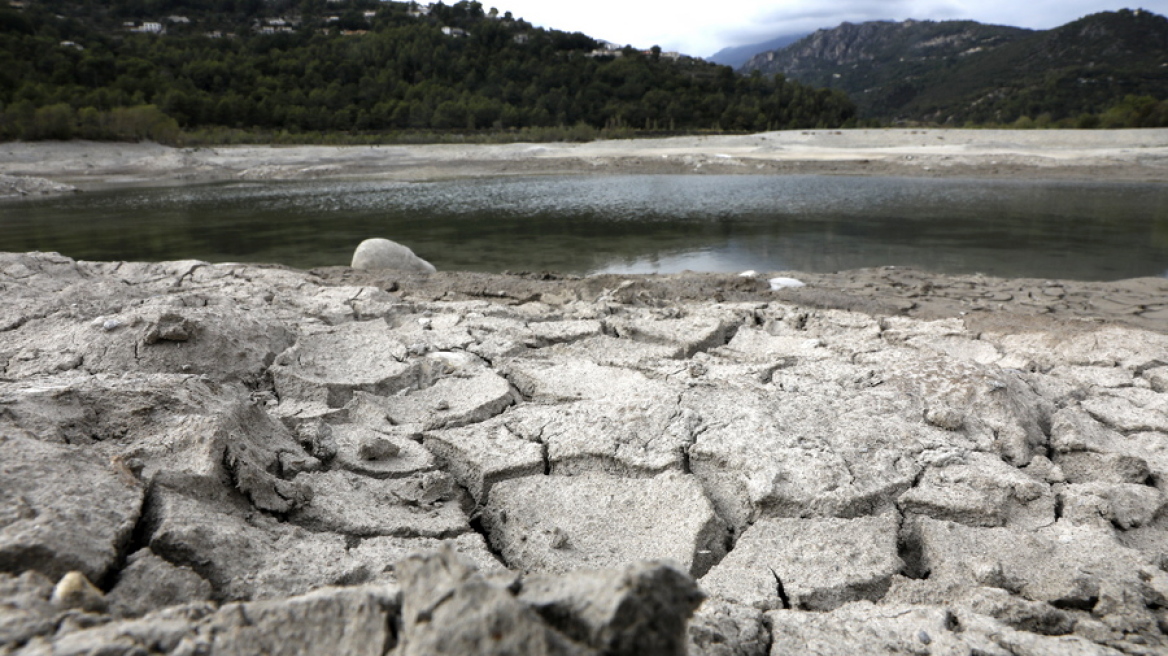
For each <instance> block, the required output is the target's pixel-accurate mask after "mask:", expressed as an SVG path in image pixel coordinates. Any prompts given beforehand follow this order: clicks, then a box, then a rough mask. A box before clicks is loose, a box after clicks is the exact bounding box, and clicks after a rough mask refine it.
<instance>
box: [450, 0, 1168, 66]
mask: <svg viewBox="0 0 1168 656" xmlns="http://www.w3.org/2000/svg"><path fill="white" fill-rule="evenodd" d="M1133 1H1134V4H1133ZM480 2H482V3H483V6H484V7H487V8H489V7H497V8H498V9H499V12H500V13H502V12H506V11H510V12H511V13H512V14H514V15H515V16H516V17H520V18H524V19H526V20H528V21H530V22H531V23H534V24H535V25H539V26H541V27H550V28H555V29H558V30H564V31H568V32H583V33H585V34H587V35H588V36H591V37H594V38H597V39H605V40H607V41H613V42H616V43H619V44H621V45H626V44H627V45H632V46H635V47H638V48H649V47H650V46H653V45H659V46H661V47H662V48H663V49H664V50H667V51H668V50H679V51H681V52H682V53H685V54H687V55H693V56H696V57H706V56H709V55H712V54H714V53H715V52H717V51H718V50H721V49H722V48H725V47H728V46H740V45H748V44H751V43H758V42H760V41H767V40H770V39H772V38H774V37H776V36H780V35H785V34H794V33H804V32H814V31H815V30H817V29H820V28H832V27H836V26H837V25H839V24H840V23H843V22H844V21H849V22H852V23H860V22H863V21H871V20H905V19H907V18H915V19H918V20H976V21H979V22H982V23H993V24H997V25H1014V26H1018V27H1029V28H1035V29H1046V28H1051V27H1056V26H1058V25H1063V24H1064V23H1069V22H1071V21H1073V20H1075V19H1077V18H1081V17H1083V16H1086V15H1088V14H1094V13H1096V12H1100V11H1113V10H1116V9H1123V8H1124V7H1130V8H1132V9H1135V8H1137V7H1141V6H1142V7H1143V8H1144V9H1147V10H1149V11H1154V12H1156V13H1158V14H1168V0H1127V1H1118V2H1108V1H1107V0H721V1H711V0H480ZM447 4H453V2H452V1H451V0H448V1H447Z"/></svg>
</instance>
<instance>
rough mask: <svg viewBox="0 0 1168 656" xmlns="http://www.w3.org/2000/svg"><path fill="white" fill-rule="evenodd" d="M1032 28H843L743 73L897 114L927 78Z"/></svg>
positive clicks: (864, 109) (969, 24) (872, 111)
mask: <svg viewBox="0 0 1168 656" xmlns="http://www.w3.org/2000/svg"><path fill="white" fill-rule="evenodd" d="M1029 34H1030V32H1029V31H1028V30H1024V29H1020V28H1015V27H1001V26H995V25H983V24H981V23H977V22H974V21H944V22H933V21H905V22H902V23H893V22H886V21H880V22H870V23H860V24H852V23H844V24H843V25H840V26H839V27H837V28H835V29H831V30H819V31H817V32H815V33H814V34H812V35H810V36H808V37H806V38H804V39H802V40H800V41H798V42H796V43H794V44H792V45H790V46H788V47H786V48H784V49H782V50H779V51H777V52H768V53H763V54H760V55H757V56H755V57H753V58H751V60H750V61H748V62H747V63H746V65H745V66H743V67H742V69H741V70H742V71H744V72H746V71H751V70H756V69H757V70H760V71H762V72H763V73H765V74H773V73H782V74H784V75H786V76H787V77H789V78H792V79H794V80H800V81H805V82H806V83H808V84H812V85H815V86H822V87H830V88H833V89H840V90H841V91H844V92H846V93H847V94H848V95H850V96H851V97H852V98H853V100H854V101H855V102H856V104H857V106H858V107H859V108H860V111H861V113H862V115H866V116H877V117H888V116H890V115H895V113H896V112H898V111H899V110H900V109H901V108H902V107H903V106H904V105H905V104H907V103H908V102H909V101H911V100H912V99H913V98H914V97H915V96H916V95H918V94H919V84H920V81H921V80H922V78H925V77H927V76H931V75H935V74H936V73H937V72H938V71H944V70H946V69H948V68H951V67H953V66H954V65H956V64H957V63H959V62H960V61H961V60H962V59H964V58H967V57H971V56H974V55H977V54H980V53H985V52H992V51H994V50H996V49H998V48H1000V47H1002V46H1004V45H1007V44H1009V43H1012V42H1015V41H1017V40H1019V39H1022V38H1025V37H1026V36H1027V35H1029Z"/></svg>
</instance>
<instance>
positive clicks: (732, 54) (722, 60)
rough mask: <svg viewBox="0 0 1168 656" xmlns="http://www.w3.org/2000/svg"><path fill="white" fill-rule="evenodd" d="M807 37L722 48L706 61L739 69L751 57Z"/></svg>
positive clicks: (790, 35)
mask: <svg viewBox="0 0 1168 656" xmlns="http://www.w3.org/2000/svg"><path fill="white" fill-rule="evenodd" d="M805 36H807V34H806V33H802V34H784V35H783V36H779V37H775V38H773V39H771V40H769V41H763V42H762V43H752V44H750V45H745V46H735V47H731V48H722V49H721V50H719V51H718V52H716V53H714V54H713V55H710V56H709V57H706V58H705V59H706V61H711V62H714V63H715V64H721V65H723V66H731V67H733V68H739V67H741V66H742V65H743V64H745V63H746V62H748V61H750V58H751V57H753V56H755V55H757V54H759V53H760V52H769V51H771V50H780V49H782V48H786V47H787V46H789V45H791V44H792V43H795V42H796V41H798V40H799V39H802V38H803V37H805Z"/></svg>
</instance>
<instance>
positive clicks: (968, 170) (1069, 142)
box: [0, 129, 1168, 190]
mask: <svg viewBox="0 0 1168 656" xmlns="http://www.w3.org/2000/svg"><path fill="white" fill-rule="evenodd" d="M563 173H609V174H611V173H696V174H703V173H706V174H708V173H720V174H728V173H729V174H733V173H739V174H780V175H781V174H798V173H814V174H843V175H895V176H930V177H1009V178H1023V179H1052V178H1054V179H1093V180H1098V179H1108V180H1117V181H1150V182H1164V181H1168V129H1155V130H1118V131H1101V130H1100V131H1074V130H1062V131H1033V132H1023V131H1014V130H1010V131H1002V130H806V131H786V132H769V133H762V134H754V135H747V136H718V137H677V138H670V139H654V140H635V141H599V142H593V143H586V144H569V143H552V144H505V145H423V146H375V147H368V146H290V147H271V146H237V147H220V148H170V147H166V146H160V145H157V144H148V143H141V144H115V143H92V142H67V143H52V142H49V143H43V142H42V143H9V144H3V145H0V174H2V175H9V176H27V177H36V178H47V179H49V180H52V181H54V182H62V183H68V184H73V185H76V186H78V187H79V188H81V189H83V190H84V189H94V188H99V187H103V186H108V185H131V184H177V183H186V182H211V181H218V180H232V179H251V180H262V179H307V178H328V177H362V178H385V179H394V180H407V181H415V180H431V179H440V178H447V177H465V176H493V175H517V174H563Z"/></svg>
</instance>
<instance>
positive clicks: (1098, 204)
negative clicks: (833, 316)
mask: <svg viewBox="0 0 1168 656" xmlns="http://www.w3.org/2000/svg"><path fill="white" fill-rule="evenodd" d="M367 237H386V238H390V239H394V240H396V241H399V242H401V243H404V244H406V245H408V246H410V247H411V248H413V249H414V251H415V252H416V253H418V254H419V255H420V256H422V257H424V258H426V259H428V260H430V261H431V262H433V263H434V264H435V266H437V267H438V268H439V269H444V270H473V271H505V270H510V271H559V272H565V273H597V272H628V273H653V272H659V273H668V272H676V271H682V270H686V269H690V270H694V271H718V272H736V271H744V270H746V269H756V270H759V271H774V270H798V271H811V272H829V271H838V270H843V269H853V268H858V267H869V266H885V265H896V266H912V267H919V268H923V269H927V270H931V271H936V272H939V273H978V272H980V273H984V274H986V275H994V276H1008V277H1036V278H1075V279H1082V280H1113V279H1118V278H1128V277H1136V276H1165V275H1168V185H1158V184H1120V183H1099V184H1094V183H1087V184H1084V183H1066V182H1033V181H1028V182H1014V181H997V180H995V181H986V180H946V179H913V178H868V177H832V176H749V175H733V176H715V175H710V176H698V175H633V176H547V177H539V176H535V177H518V178H489V179H465V180H447V181H439V182H425V183H400V182H386V181H310V182H236V183H219V184H212V185H200V186H187V187H167V188H145V189H144V188H130V189H117V190H110V191H101V192H90V193H84V194H76V195H70V196H65V197H56V198H46V199H25V200H18V201H8V202H4V203H0V251H32V250H42V251H58V252H61V253H63V254H65V255H68V256H70V257H74V258H77V259H90V260H155V261H157V260H172V259H200V260H208V261H212V262H225V261H232V262H279V263H283V264H288V265H292V266H296V267H301V268H311V267H316V266H328V265H340V264H348V262H349V259H350V257H351V255H352V252H353V248H354V247H356V245H357V244H358V243H359V242H360V241H361V240H362V239H365V238H367Z"/></svg>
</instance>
